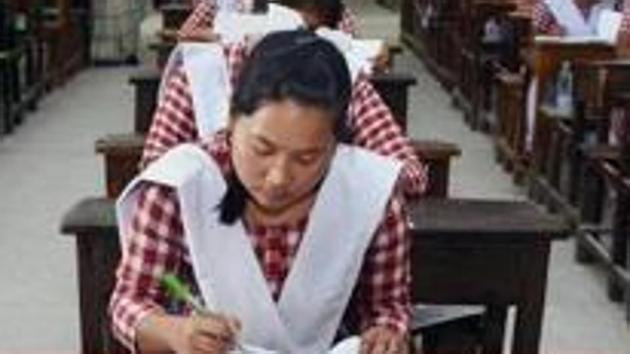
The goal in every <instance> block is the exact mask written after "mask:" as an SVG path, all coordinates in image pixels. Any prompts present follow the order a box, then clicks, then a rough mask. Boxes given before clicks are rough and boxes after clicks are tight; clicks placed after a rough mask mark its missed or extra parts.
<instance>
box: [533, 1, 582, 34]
mask: <svg viewBox="0 0 630 354" xmlns="http://www.w3.org/2000/svg"><path fill="white" fill-rule="evenodd" d="M567 1H573V0H567ZM532 25H533V26H534V33H535V34H551V33H558V32H561V31H562V27H561V26H560V24H559V23H558V22H557V21H556V17H555V16H554V15H553V13H552V12H551V10H550V9H549V6H547V4H546V3H545V2H544V1H542V0H539V1H537V2H536V5H534V10H533V15H532Z"/></svg>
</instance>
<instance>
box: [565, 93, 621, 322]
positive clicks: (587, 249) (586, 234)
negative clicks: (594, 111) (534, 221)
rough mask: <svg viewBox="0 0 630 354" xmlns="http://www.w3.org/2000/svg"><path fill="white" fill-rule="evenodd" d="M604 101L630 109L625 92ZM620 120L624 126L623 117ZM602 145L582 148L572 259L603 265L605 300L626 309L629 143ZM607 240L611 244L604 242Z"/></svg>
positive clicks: (614, 94)
mask: <svg viewBox="0 0 630 354" xmlns="http://www.w3.org/2000/svg"><path fill="white" fill-rule="evenodd" d="M608 101H609V104H610V105H611V106H613V107H621V108H623V109H624V110H625V111H626V112H627V110H628V109H630V93H628V92H616V93H612V94H611V95H610V96H609V98H608ZM606 111H609V110H606ZM624 119H625V120H626V121H625V122H624V123H625V124H626V126H627V124H628V123H629V122H628V121H627V119H628V117H627V115H626V116H625V117H624ZM606 131H607V129H606ZM602 135H603V134H602ZM605 141H606V140H602V139H601V137H600V144H597V145H595V146H590V147H588V146H587V147H584V148H583V152H582V154H583V156H584V160H585V161H584V162H585V163H584V166H583V168H584V172H583V185H582V189H581V191H582V193H581V195H580V197H581V198H580V207H581V216H582V220H581V221H582V223H581V225H580V226H581V227H580V228H579V230H578V231H579V232H578V234H577V236H578V247H577V249H576V258H577V260H578V261H580V262H590V261H592V260H596V261H598V263H600V264H603V265H604V268H605V270H606V274H607V293H608V296H609V298H610V299H611V300H613V301H623V300H624V299H625V301H626V307H627V308H630V301H629V300H628V299H630V267H629V261H628V260H629V259H630V257H629V256H630V255H629V254H628V252H630V236H629V235H628V230H630V219H629V218H628V215H630V188H629V187H630V183H629V178H630V142H629V141H628V140H622V141H621V142H620V145H619V146H611V145H608V144H606V143H605ZM611 190H612V191H613V192H614V195H615V197H614V198H613V199H612V203H609V202H608V200H609V198H607V197H606V196H607V195H609V193H608V192H607V191H611ZM606 204H612V207H611V209H612V210H610V222H607V219H609V218H608V217H606V216H605V214H606V213H607V210H606V208H605V205H606ZM608 236H609V237H610V240H611V241H610V242H606V241H604V237H608ZM607 245H608V246H607ZM628 319H629V320H630V316H629V317H628Z"/></svg>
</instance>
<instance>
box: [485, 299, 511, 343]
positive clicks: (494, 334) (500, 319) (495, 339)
mask: <svg viewBox="0 0 630 354" xmlns="http://www.w3.org/2000/svg"><path fill="white" fill-rule="evenodd" d="M506 319H507V307H506V306H486V314H485V315H484V322H485V323H484V333H483V339H482V340H483V354H501V353H503V338H505V321H506Z"/></svg>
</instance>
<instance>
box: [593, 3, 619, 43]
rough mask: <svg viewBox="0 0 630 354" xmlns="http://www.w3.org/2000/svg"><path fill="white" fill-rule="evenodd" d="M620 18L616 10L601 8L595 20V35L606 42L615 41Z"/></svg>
mask: <svg viewBox="0 0 630 354" xmlns="http://www.w3.org/2000/svg"><path fill="white" fill-rule="evenodd" d="M622 18H623V15H622V14H621V13H620V12H618V11H612V10H603V11H602V12H601V14H600V15H599V20H598V22H597V36H598V37H600V38H602V39H603V40H605V41H606V42H608V43H616V42H617V35H618V34H619V28H620V27H621V19H622Z"/></svg>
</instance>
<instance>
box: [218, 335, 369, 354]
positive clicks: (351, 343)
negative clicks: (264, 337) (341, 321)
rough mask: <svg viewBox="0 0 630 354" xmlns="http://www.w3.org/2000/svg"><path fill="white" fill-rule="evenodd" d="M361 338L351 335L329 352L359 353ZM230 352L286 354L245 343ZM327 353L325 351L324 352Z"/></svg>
mask: <svg viewBox="0 0 630 354" xmlns="http://www.w3.org/2000/svg"><path fill="white" fill-rule="evenodd" d="M360 348H361V339H360V338H359V337H357V336H354V337H349V338H346V339H344V340H342V341H341V342H339V343H337V344H336V345H335V346H334V347H333V348H332V349H331V350H330V351H329V352H328V354H359V349H360ZM230 354H284V353H277V352H275V351H271V350H267V349H263V348H259V347H253V346H249V345H243V350H233V351H231V352H230ZM322 354H325V353H322Z"/></svg>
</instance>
